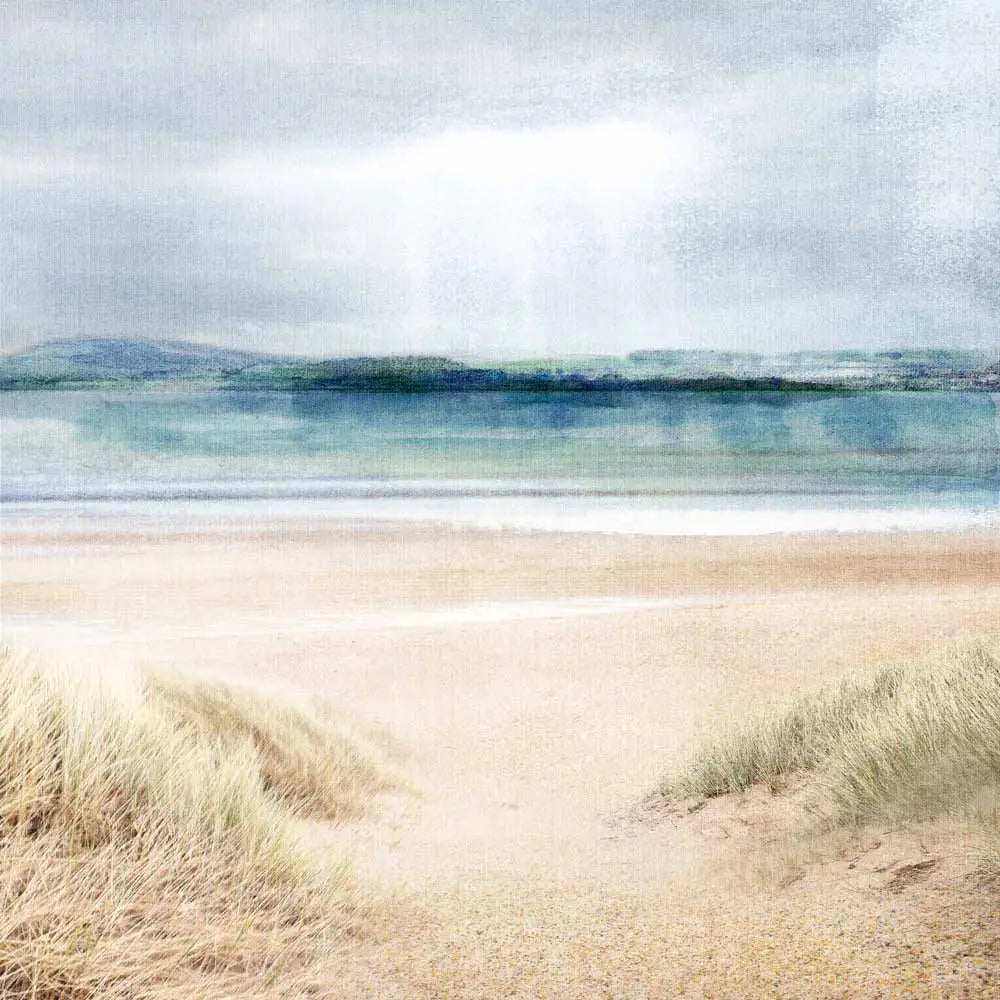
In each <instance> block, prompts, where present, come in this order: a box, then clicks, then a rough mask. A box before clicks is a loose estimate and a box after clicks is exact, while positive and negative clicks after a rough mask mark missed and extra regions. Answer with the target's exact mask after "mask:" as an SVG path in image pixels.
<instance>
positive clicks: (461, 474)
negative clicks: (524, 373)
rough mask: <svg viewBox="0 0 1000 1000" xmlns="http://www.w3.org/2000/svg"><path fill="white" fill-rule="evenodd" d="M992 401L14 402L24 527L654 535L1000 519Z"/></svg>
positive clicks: (395, 396)
mask: <svg viewBox="0 0 1000 1000" xmlns="http://www.w3.org/2000/svg"><path fill="white" fill-rule="evenodd" d="M998 412H1000V396H997V395H994V394H990V393H985V392H980V393H972V392H970V393H966V392H886V391H881V392H850V393H848V392H842V393H824V392H816V393H813V392H802V391H798V392H795V391H773V392H699V391H673V392H577V393H573V392H546V393H538V394H534V393H526V392H511V393H507V392H444V393H424V394H403V393H386V394H378V393H360V392H327V391H307V392H293V391H270V392H247V391H219V390H209V389H177V388H165V389H150V390H144V391H140V390H127V391H126V390H112V391H105V390H75V391H23V392H17V391H10V392H4V393H0V446H2V452H0V463H2V464H0V493H2V501H3V510H4V515H5V519H6V520H7V521H8V524H18V523H22V522H24V521H31V520H38V519H40V518H49V519H52V518H56V519H59V520H61V521H62V522H65V523H66V524H85V523H87V521H88V519H92V518H102V519H107V518H109V517H111V518H117V519H119V520H120V523H121V524H122V525H123V526H127V525H129V524H137V525H139V524H141V525H148V523H149V522H151V521H152V522H155V523H156V524H158V525H160V526H162V527H170V526H171V525H176V526H182V527H183V526H187V525H190V524H191V523H192V522H210V523H212V524H235V525H248V524H254V523H263V522H265V521H268V522H273V521H275V520H306V521H310V522H323V521H330V522H332V521H347V522H352V523H356V524H359V525H360V524H378V523H381V522H385V521H392V520H403V521H433V522H439V523H451V524H465V525H478V526H484V527H493V528H502V527H510V528H520V529H526V530H527V529H536V530H547V529H553V530H584V531H610V532H630V531H631V532H639V533H652V534H746V533H749V534H755V533H761V532H772V531H797V530H861V529H876V530H894V529H905V528H921V527H930V528H948V527H961V526H967V525H976V524H991V525H995V524H998V523H1000V416H998Z"/></svg>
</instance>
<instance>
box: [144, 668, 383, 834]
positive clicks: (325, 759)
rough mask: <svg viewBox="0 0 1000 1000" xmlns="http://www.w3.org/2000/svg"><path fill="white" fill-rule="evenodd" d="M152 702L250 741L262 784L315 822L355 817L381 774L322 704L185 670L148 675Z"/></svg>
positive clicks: (191, 722) (201, 727)
mask: <svg viewBox="0 0 1000 1000" xmlns="http://www.w3.org/2000/svg"><path fill="white" fill-rule="evenodd" d="M145 686H146V691H147V694H148V696H149V700H150V702H151V703H152V704H153V706H155V707H156V708H157V709H159V710H161V711H163V712H164V713H165V714H167V715H168V716H169V717H171V718H173V719H175V720H176V721H177V722H178V723H179V724H180V725H181V726H182V727H187V728H190V729H192V730H193V731H194V732H195V733H198V734H200V735H201V736H203V737H207V738H218V739H220V740H221V741H222V742H223V743H224V744H225V745H227V746H230V747H238V746H240V745H242V744H243V743H245V742H246V741H248V740H249V741H250V742H251V743H252V744H253V746H254V747H255V748H256V750H257V754H258V757H259V759H260V772H261V778H262V780H263V782H264V787H265V789H266V790H267V791H268V792H270V793H271V794H272V795H274V796H275V797H277V798H279V799H281V800H282V801H283V802H285V803H286V804H287V805H288V806H289V807H290V808H292V809H294V810H295V811H296V812H299V813H302V814H304V815H308V816H313V817H316V818H319V819H330V820H341V819H346V818H349V817H352V816H357V815H358V814H359V813H360V812H361V811H362V810H363V809H364V805H365V802H366V801H367V800H368V799H369V798H370V797H371V795H372V793H373V792H376V791H379V790H381V789H383V788H384V787H385V781H384V777H383V773H382V771H381V770H380V768H379V766H378V765H377V764H376V762H375V760H374V759H373V756H372V755H371V753H369V752H368V751H366V750H365V749H364V748H363V746H362V745H361V743H360V741H359V739H358V737H357V736H356V735H355V734H353V733H349V732H348V731H347V730H346V729H345V728H344V727H343V726H342V725H341V724H340V723H339V722H338V721H337V719H336V718H335V717H334V716H333V714H332V713H331V712H330V710H329V709H328V708H327V706H325V705H324V704H323V703H322V702H320V701H317V700H308V701H307V700H304V699H302V700H298V701H291V700H287V701H280V702H279V701H276V700H275V699H273V698H267V697H264V696H262V695H261V694H260V693H259V692H256V691H251V690H249V689H241V688H236V687H232V686H231V685H228V684H220V683H213V682H206V681H199V680H197V679H195V678H192V677H189V676H185V675H183V674H167V673H161V672H158V673H154V674H149V675H147V677H146V678H145Z"/></svg>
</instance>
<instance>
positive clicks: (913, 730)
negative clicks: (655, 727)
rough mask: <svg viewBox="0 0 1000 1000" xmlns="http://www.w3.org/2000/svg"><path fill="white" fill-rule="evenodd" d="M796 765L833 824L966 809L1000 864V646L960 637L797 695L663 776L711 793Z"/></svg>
mask: <svg viewBox="0 0 1000 1000" xmlns="http://www.w3.org/2000/svg"><path fill="white" fill-rule="evenodd" d="M793 776H798V777H800V778H803V779H804V780H805V782H806V785H807V788H808V789H809V791H810V792H811V793H812V798H811V808H812V809H813V810H814V811H815V812H816V813H818V814H819V815H820V816H821V817H823V818H824V819H825V820H826V821H827V822H828V823H830V824H832V825H844V824H852V823H865V822H868V821H872V820H876V819H896V820H919V819H930V818H934V817H938V816H942V815H950V816H959V815H964V816H966V817H968V818H970V819H973V820H976V821H978V822H980V823H982V824H983V825H984V826H985V828H986V830H987V832H988V835H989V837H990V839H991V840H992V841H993V843H995V844H996V850H995V851H994V852H993V855H992V858H991V860H990V864H991V865H992V866H993V867H997V866H1000V811H998V808H997V803H998V802H1000V653H998V650H997V647H996V646H995V645H987V644H986V643H983V642H977V643H973V642H970V643H965V644H964V645H962V646H959V647H956V648H954V649H952V650H950V651H949V652H947V653H944V654H941V655H939V656H938V657H936V658H934V659H929V660H923V661H920V662H914V663H908V664H904V665H898V666H892V667H887V668H884V669H882V670H879V671H876V672H873V673H871V674H869V675H867V676H864V677H856V678H851V679H848V680H845V681H844V682H842V683H841V684H840V685H838V686H836V687H832V688H828V689H826V690H823V691H820V692H819V693H817V694H815V695H811V696H808V697H804V698H800V699H798V700H797V701H795V702H793V703H792V704H790V705H789V706H787V707H786V708H784V709H783V710H780V711H776V712H772V713H770V714H765V715H762V716H761V717H760V718H759V719H758V720H757V721H755V722H753V723H751V724H749V725H747V726H745V727H743V728H741V729H738V730H736V731H735V732H733V733H732V734H731V735H728V736H725V737H721V738H719V739H716V740H712V741H708V742H706V743H705V744H704V745H703V746H702V747H701V748H699V749H698V750H696V751H695V752H694V753H693V754H692V755H691V757H690V758H689V760H688V761H687V763H686V764H685V765H683V766H682V767H681V768H680V769H679V770H678V771H677V772H676V773H675V774H673V775H671V776H670V777H668V778H667V780H666V781H665V782H664V783H663V786H662V787H661V791H662V792H663V794H664V795H667V796H669V797H678V796H697V797H711V796H716V795H723V794H726V793H729V792H738V791H742V790H744V789H746V788H748V787H749V786H750V785H754V784H767V785H770V786H772V787H779V786H780V785H781V784H782V783H783V782H785V781H786V780H788V779H789V778H791V777H793Z"/></svg>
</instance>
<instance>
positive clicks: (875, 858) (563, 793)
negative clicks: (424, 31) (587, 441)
mask: <svg viewBox="0 0 1000 1000" xmlns="http://www.w3.org/2000/svg"><path fill="white" fill-rule="evenodd" d="M15 542H16V544H11V543H10V542H9V541H8V543H7V545H6V547H5V552H4V561H3V570H4V573H3V583H4V593H3V596H4V607H3V610H4V619H5V621H6V622H7V623H9V625H10V626H11V628H10V631H9V633H8V639H9V641H13V642H16V643H17V644H19V645H32V646H36V647H37V646H46V647H48V648H49V649H51V650H52V652H53V654H54V655H64V656H71V657H73V658H75V659H76V660H77V661H79V660H80V659H81V658H83V659H90V658H92V659H93V661H94V662H98V661H102V662H107V661H108V660H114V661H120V662H123V663H125V662H136V661H138V662H182V663H187V664H190V665H193V666H196V667H197V668H199V669H202V670H206V671H211V672H218V673H221V674H223V675H226V676H233V677H241V678H245V677H248V676H250V677H253V678H254V679H255V680H257V681H259V682H264V683H275V684H280V685H283V686H287V685H294V686H296V687H299V688H303V689H308V690H315V691H320V692H322V693H323V694H325V695H326V696H327V697H329V698H330V699H331V700H332V701H333V702H335V703H336V704H338V705H342V706H344V707H345V709H346V710H347V711H348V713H349V714H350V715H351V716H352V717H353V718H355V719H356V720H357V721H358V722H359V723H360V724H362V725H364V726H366V727H369V728H373V727H374V728H376V729H384V730H385V731H387V732H388V733H390V734H391V735H392V737H393V739H394V742H395V745H396V747H397V748H398V751H397V752H398V766H399V768H400V770H401V772H402V774H403V775H404V777H405V780H406V782H407V784H408V786H409V790H408V791H404V792H401V793H400V794H398V795H396V796H393V797H391V798H390V799H389V800H387V801H386V802H385V803H384V804H383V810H382V816H381V817H380V818H379V819H378V820H377V821H375V822H368V823H364V824H362V825H361V826H359V827H358V828H356V829H354V830H351V831H348V832H347V837H348V839H349V841H350V846H351V849H352V850H353V852H354V854H355V857H356V864H357V866H358V868H359V869H360V871H361V873H362V874H363V876H364V877H365V878H366V879H367V880H369V881H370V882H371V883H372V884H373V885H375V886H377V887H378V888H379V890H380V892H381V893H383V894H386V895H388V896H390V897H391V898H393V899H394V900H395V903H394V909H395V913H394V916H393V918H392V919H391V920H387V921H386V922H385V923H384V924H383V925H382V926H381V927H380V928H378V930H377V933H376V939H375V940H374V941H373V942H370V943H368V944H365V945H361V946H359V947H358V948H355V949H352V950H351V951H350V953H349V954H347V955H345V956H342V958H341V960H340V961H341V967H340V968H339V969H338V979H337V987H336V989H335V990H334V992H333V993H332V994H331V995H343V996H351V997H362V996H369V997H421V996H451V997H494V996H517V997H542V996H544V997H577V996H579V997H674V996H694V997H702V996H720V997H721V996H732V997H756V996H761V997H763V996H775V997H803V998H805V997H839V996H843V997H855V996H857V997H877V996H884V997H897V996H899V997H902V996H914V997H925V996H926V997H931V996H941V997H945V996H947V997H952V996H962V995H968V996H984V997H985V996H993V995H995V994H996V990H997V989H998V984H997V982H996V981H995V980H991V979H989V978H988V977H989V975H990V968H991V965H990V961H991V960H990V956H989V953H988V950H989V948H990V947H992V945H991V943H990V942H991V941H992V940H995V939H996V938H997V936H1000V930H998V927H1000V924H998V925H993V924H991V923H990V922H989V921H988V920H986V921H985V922H983V923H982V924H981V926H980V924H979V923H978V922H979V921H983V920H984V911H983V909H982V908H981V907H982V905H983V901H982V900H980V901H979V908H974V907H971V906H967V905H965V904H964V903H963V899H965V898H968V892H967V890H963V889H962V888H961V883H960V879H961V875H962V873H963V872H964V871H965V870H967V868H968V866H969V861H968V858H967V857H966V854H967V845H965V844H963V843H962V842H961V840H960V839H957V838H956V837H955V836H954V835H951V834H949V833H948V831H944V830H941V829H936V830H920V831H912V832H909V833H903V834H899V833H887V832H885V831H882V832H878V831H876V834H877V836H875V837H874V839H873V840H872V842H871V843H870V844H867V845H863V846H866V847H869V848H870V849H869V850H867V851H862V850H860V849H859V853H858V858H857V859H856V861H855V867H854V868H851V869H848V868H847V866H846V865H847V863H846V862H838V863H835V864H826V865H822V866H817V867H813V868H811V869H809V870H808V871H807V872H806V874H805V876H804V877H802V878H800V879H799V880H798V881H795V882H794V883H792V884H790V885H787V886H784V887H778V888H771V889H768V888H762V887H761V886H760V885H758V884H755V883H754V884H750V883H747V882H746V880H745V879H744V878H743V875H744V874H745V870H746V868H747V860H746V859H747V858H748V857H749V856H750V855H751V854H752V850H751V849H752V845H753V844H755V843H756V842H758V841H759V840H760V839H761V838H763V837H766V836H767V835H768V832H769V830H770V826H769V825H768V824H769V823H770V822H771V820H770V818H769V817H770V815H771V812H773V808H772V807H771V806H768V807H767V808H765V807H762V806H761V805H760V803H758V802H755V801H753V800H751V801H749V802H746V803H743V804H733V803H720V804H714V805H713V806H711V807H709V808H708V809H706V810H703V811H702V812H701V813H699V814H697V815H696V816H695V817H693V818H692V819H690V820H688V821H685V822H682V823H679V824H678V823H670V822H658V823H644V822H637V821H634V820H632V819H626V818H623V817H622V813H623V812H624V811H626V810H627V809H629V807H631V806H633V805H634V804H635V802H636V801H637V800H638V799H640V798H641V796H642V795H643V794H644V793H645V792H646V791H647V790H649V788H650V787H651V786H652V785H653V784H655V782H656V781H657V779H658V778H659V776H660V775H661V774H662V772H663V769H664V767H665V766H666V765H667V764H668V763H669V762H670V761H671V760H672V759H676V757H677V755H678V754H679V753H680V752H682V750H683V748H684V747H685V746H686V745H688V744H689V743H690V741H691V740H692V739H693V738H694V737H695V736H696V735H697V734H698V733H700V732H708V731H712V730H717V729H718V728H719V727H722V726H725V725H727V724H729V723H730V722H731V721H732V720H733V719H734V718H738V717H739V716H741V715H742V714H745V712H746V711H748V710H750V709H752V708H754V707H756V706H760V705H762V704H766V703H769V702H773V701H777V700H780V699H781V698H783V697H786V696H788V695H789V694H791V693H795V692H799V691H801V690H805V689H808V688H810V687H815V686H818V685H819V684H821V683H823V682H824V681H826V680H828V679H831V678H833V677H836V676H838V675H839V674H841V673H842V672H843V671H844V670H846V669H849V668H851V667H853V666H855V665H856V664H858V663H864V662H866V661H870V660H872V659H873V658H880V657H892V656H898V655H906V654H911V653H919V652H920V651H922V650H924V649H927V648H930V647H933V646H935V645H938V644H939V643H941V642H942V641H946V640H947V639H949V638H950V637H952V636H955V635H958V634H962V633H965V632H973V631H984V630H991V631H993V632H994V633H996V632H997V630H998V624H997V623H998V622H1000V539H998V538H997V537H996V536H995V535H986V534H965V535H951V536H948V535H912V536H881V537H864V536H844V537H823V538H818V537H804V536H800V537H796V538H790V539H784V540H781V539H774V538H769V539H739V540H728V539H715V540H698V539H685V540H674V539H634V538H583V539H574V538H570V537H566V536H561V537H560V536H523V535H503V536H498V535H488V534H482V535H479V534H474V533H464V532H447V533H441V532H433V531H422V530H416V529H414V530H399V531H391V532H384V533H379V532H348V531H339V532H338V531H330V532H327V533H318V532H317V533H312V534H307V535H304V534H301V533H287V534H284V535H279V534H270V535H267V536H261V537H259V538H250V537H241V538H220V537H207V536H206V537H201V538H180V539H173V540H169V541H164V540H160V541H156V540H151V539H145V540H143V539H139V540H136V539H131V540H124V539H122V538H118V537H115V536H113V535H107V536H104V537H102V538H99V539H92V540H91V544H89V545H88V546H87V547H86V548H85V549H80V548H74V547H73V546H72V545H70V544H69V540H68V539H51V538H46V537H44V536H39V537H36V538H23V537H22V538H20V539H16V540H15ZM623 597H625V598H629V599H637V598H640V599H643V600H656V601H664V602H670V603H666V604H664V605H662V606H656V605H650V606H638V607H637V606H634V605H632V606H625V607H622V608H619V609H611V610H609V608H608V606H607V605H601V604H599V603H595V602H593V601H591V603H590V604H589V605H588V604H587V603H586V602H584V603H583V604H581V603H580V599H582V598H616V599H620V598H623ZM567 601H569V602H571V603H570V605H567V604H566V602H567ZM574 601H575V602H577V603H576V604H575V605H574V604H572V602H574ZM496 602H504V608H505V610H504V612H503V614H501V615H499V617H498V618H497V619H496V620H491V619H490V617H489V616H484V615H482V614H481V613H480V614H478V616H477V615H476V614H471V615H469V616H466V617H467V620H463V618H462V615H461V614H460V612H461V611H462V610H463V609H466V610H470V609H471V610H472V611H475V609H476V608H482V607H484V606H493V607H496ZM539 602H542V603H541V604H540V603H539ZM559 602H563V603H559ZM519 607H523V608H524V609H528V608H534V609H535V611H534V612H533V613H532V614H528V615H518V608H519ZM540 607H541V608H542V610H541V611H539V610H538V609H539V608H540ZM545 608H549V609H550V610H551V612H552V616H551V617H546V615H545ZM567 608H570V609H571V610H567ZM442 609H445V610H447V611H449V613H450V615H451V617H448V616H445V618H444V619H442V618H441V615H440V611H441V610H442ZM401 613H405V614H418V615H419V614H422V615H423V616H424V617H423V618H418V619H417V620H415V621H414V620H413V619H411V620H410V621H409V623H407V620H406V618H405V617H403V618H402V620H401V621H400V615H401ZM383 614H384V615H386V616H389V617H392V616H395V619H396V620H395V624H394V625H393V626H392V627H386V628H378V627H374V625H373V622H374V621H377V618H378V616H379V615H383ZM359 616H361V617H360V618H359ZM365 616H368V617H365ZM352 622H354V625H353V626H352V624H351V623H352ZM359 622H360V623H361V624H359ZM95 623H99V624H95ZM331 623H336V625H335V626H334V625H332V624H331ZM873 836H874V835H873ZM342 839H343V835H339V836H338V841H340V840H342ZM875 839H877V840H879V841H881V843H880V846H878V847H874V846H872V845H873V844H874V842H875ZM889 855H892V856H891V857H890V856H889ZM895 855H899V857H896V856H895ZM924 857H934V858H936V859H938V862H939V863H938V866H937V868H936V869H935V871H934V873H933V878H931V879H929V880H928V881H927V882H926V883H923V884H921V885H918V886H914V887H912V888H911V889H908V890H907V891H905V892H901V893H898V894H897V893H891V892H889V891H888V890H887V889H886V884H887V880H888V879H889V878H890V877H891V874H892V871H893V870H894V869H893V866H894V865H896V866H898V863H900V862H906V861H908V860H913V859H919V858H924ZM886 865H888V868H886V871H885V872H878V871H876V869H878V868H882V867H885V866H886ZM963 952H967V953H968V954H962V953H963ZM996 964H997V962H996V956H995V955H994V957H993V959H992V965H993V966H995V965H996ZM984 977H987V978H984ZM332 989H333V987H332Z"/></svg>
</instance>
